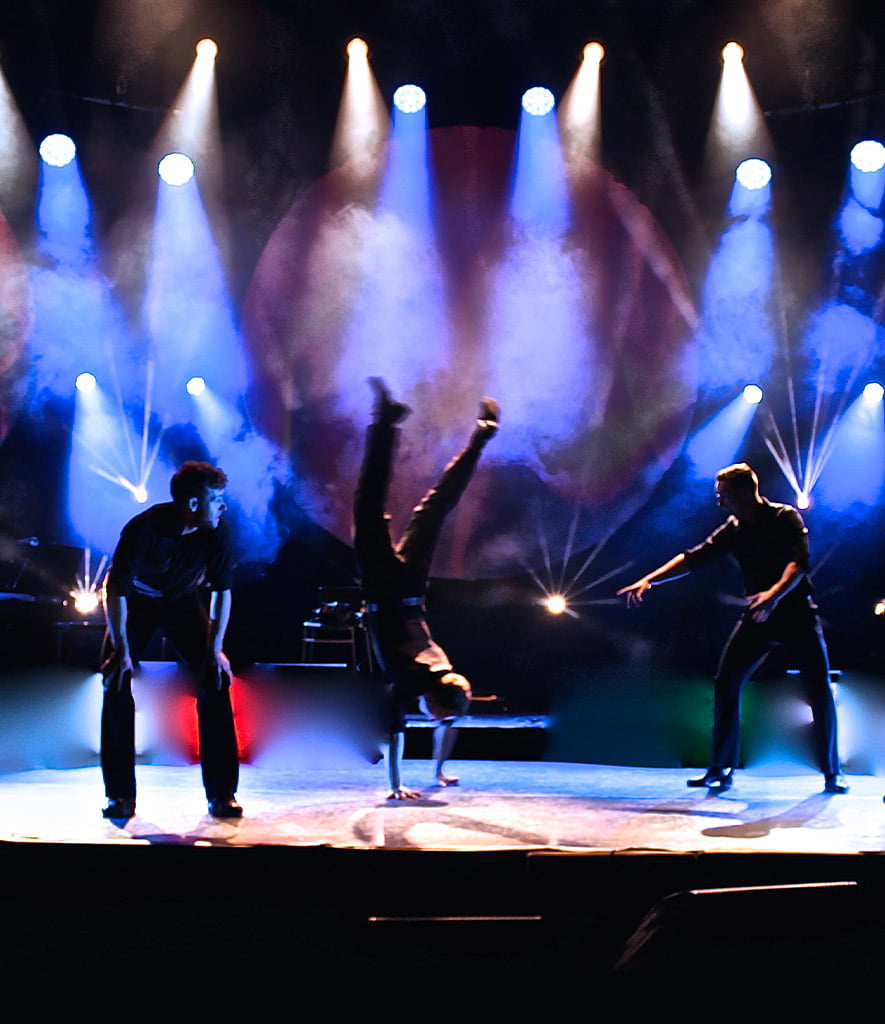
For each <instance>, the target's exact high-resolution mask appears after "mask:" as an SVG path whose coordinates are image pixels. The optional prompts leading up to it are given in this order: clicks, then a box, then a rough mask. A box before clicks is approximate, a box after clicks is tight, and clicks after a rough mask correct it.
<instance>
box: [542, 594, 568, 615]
mask: <svg viewBox="0 0 885 1024" xmlns="http://www.w3.org/2000/svg"><path fill="white" fill-rule="evenodd" d="M544 607H545V608H546V609H547V611H548V612H550V614H551V615H562V613H563V612H564V611H565V610H566V609H567V608H568V602H567V601H566V599H565V598H564V597H563V596H562V594H550V596H549V597H548V598H547V599H546V600H545V601H544Z"/></svg>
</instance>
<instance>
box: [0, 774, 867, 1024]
mask: <svg viewBox="0 0 885 1024" xmlns="http://www.w3.org/2000/svg"><path fill="white" fill-rule="evenodd" d="M455 765H457V762H456V763H455ZM405 767H406V775H407V778H408V779H409V781H411V782H417V781H419V780H420V779H421V778H422V777H424V778H426V777H427V773H428V772H429V770H430V768H431V765H430V763H429V762H426V761H414V760H408V761H406V765H405ZM457 767H459V768H460V769H461V770H462V776H463V780H464V785H462V786H461V787H458V788H457V789H446V790H431V789H428V790H426V791H425V793H424V795H423V797H422V799H421V800H420V801H417V802H415V803H411V802H410V803H408V804H390V803H388V802H387V801H385V800H384V786H383V768H382V766H378V767H377V768H369V767H360V768H356V767H355V766H351V767H349V768H347V769H344V768H342V769H334V770H333V769H331V768H316V769H313V770H312V771H311V770H307V769H303V770H301V771H299V772H283V771H281V770H279V769H271V768H261V767H256V766H251V765H247V766H244V772H243V783H242V786H241V791H240V796H241V799H242V802H243V804H244V806H245V808H246V817H245V818H244V820H243V821H242V822H235V823H225V822H214V821H212V820H211V819H209V818H207V817H205V816H204V815H203V813H202V803H201V799H200V797H201V794H200V786H199V772H198V769H196V768H194V767H193V766H187V767H162V766H150V765H147V766H139V780H140V784H141V786H142V791H141V798H140V804H139V817H138V818H136V819H134V820H133V822H131V823H130V824H129V825H128V826H127V827H125V828H117V827H116V826H114V825H113V824H110V823H106V822H104V821H103V820H102V819H101V818H100V815H99V813H98V812H99V808H100V804H101V800H100V792H101V787H100V779H99V773H98V770H97V769H96V768H83V769H68V770H61V771H45V770H37V771H33V772H23V773H16V774H15V775H6V776H3V777H0V812H2V819H3V823H4V829H3V832H4V835H5V838H4V839H3V841H2V842H0V866H2V877H3V879H4V880H5V884H4V887H3V888H4V892H3V895H2V897H0V912H2V914H3V920H4V933H5V935H4V947H5V948H4V952H3V958H2V967H0V971H2V976H3V979H4V984H5V985H6V986H7V990H8V991H10V992H12V993H13V994H15V993H19V992H25V991H26V990H27V991H28V992H30V993H31V994H32V995H33V993H34V991H36V990H40V989H41V986H43V987H45V985H44V983H45V978H46V972H47V971H49V973H50V974H51V975H52V977H53V979H54V980H53V984H52V985H51V986H49V988H48V990H47V992H46V996H47V998H49V999H50V1000H53V999H55V998H56V997H59V998H60V1000H61V1002H62V1003H63V1004H64V1005H66V1006H71V1005H81V1004H83V1005H86V1004H88V1005H94V1000H95V999H96V997H97V993H98V988H100V991H101V997H103V998H106V999H110V1000H114V1004H113V1006H112V1007H111V1008H114V1007H116V1008H120V1009H129V1008H132V1000H133V999H134V998H141V999H143V1000H145V1001H146V1003H147V1004H148V1005H149V1006H152V1007H154V1008H155V1011H156V1012H163V1007H164V1006H166V1005H167V1002H166V1001H171V1000H174V1001H175V1006H176V1008H184V1007H186V1008H187V1009H188V1011H189V1012H190V1011H198V1010H199V1011H202V1012H205V1010H206V1008H207V1007H214V1008H215V1011H217V1012H221V1011H222V1010H223V1009H225V1008H228V1007H230V1006H231V1005H233V1004H234V1003H236V1002H239V1001H240V1000H242V1001H243V1005H244V1006H246V1007H249V1008H252V1009H253V1010H258V1011H262V1010H266V1012H276V1010H275V1009H274V1007H275V1005H276V1004H277V1003H278V1001H279V1000H280V999H298V1000H304V999H308V1004H309V1003H310V1000H311V999H312V998H313V996H312V993H319V994H320V997H321V999H322V1000H323V1005H324V1006H326V1007H331V1006H332V1005H333V1004H334V1007H336V1008H339V1007H344V1006H347V1007H348V1008H349V1009H356V1010H357V1011H358V1012H360V1013H370V1014H371V1016H373V1017H374V1016H375V1015H376V1014H380V1012H381V1011H382V1009H383V1005H384V1004H385V1000H389V999H396V1000H399V999H405V998H409V999H415V1000H418V1002H417V1003H414V1004H410V1006H409V1007H408V1010H407V1009H406V1008H405V1006H403V1007H401V1008H400V1010H401V1012H410V1013H420V1012H423V1011H424V1010H426V1011H427V1012H431V1011H433V1010H434V1009H435V1007H434V1004H435V1003H436V1002H437V1001H438V1000H441V999H445V1000H451V999H454V1000H456V1001H457V1000H461V1001H463V1002H464V1005H462V1006H460V1007H454V1006H453V1008H452V1012H454V1013H457V1015H458V1016H462V1017H467V1018H468V1019H475V1018H476V1019H478V1018H479V1016H481V1015H483V1014H487V1013H489V1012H497V1013H501V1012H512V1013H527V1012H547V1013H549V1012H553V1011H557V1012H573V1010H574V1007H573V1005H572V1004H573V1003H574V1000H576V999H582V1000H586V999H588V998H590V995H591V993H592V994H595V995H605V996H606V998H616V999H617V1000H618V1006H622V1007H628V1006H632V1005H634V1004H635V1005H637V1006H639V1005H645V1004H646V1002H648V1003H651V1004H652V1006H654V1005H655V1003H656V1001H658V1002H660V1000H661V999H662V998H664V996H663V995H662V993H664V992H670V994H671V997H673V985H674V979H677V978H678V979H679V986H677V988H678V991H679V993H680V995H679V1003H680V1005H681V1006H683V1008H684V1007H685V1005H686V1000H688V1001H691V1000H693V999H696V998H700V996H701V995H702V994H703V993H709V994H710V995H716V994H718V997H719V998H722V997H723V995H724V994H725V993H727V992H729V991H731V992H734V993H736V994H737V995H736V998H739V999H741V1000H744V1001H745V1002H744V1004H743V1005H744V1006H745V1011H746V1012H749V1008H750V1007H751V1006H752V1005H757V1004H758V999H759V995H758V989H756V988H755V986H756V985H757V984H758V982H759V981H765V982H766V983H768V984H771V985H775V986H776V988H775V989H772V992H771V993H769V994H768V995H766V997H765V1001H764V1002H765V1007H766V1008H770V1007H771V1006H772V1005H774V1001H776V999H777V998H778V997H779V996H785V997H786V996H789V1000H788V1003H789V1005H790V1006H793V1007H795V1006H798V1005H802V1004H806V1003H807V1005H808V1006H809V1007H812V1008H813V1007H814V1006H816V1005H817V1003H818V997H817V996H816V995H815V984H816V979H817V978H819V977H830V976H832V975H833V974H834V972H838V977H839V979H840V983H839V986H840V989H841V988H842V987H843V986H844V985H845V984H848V985H850V986H851V992H852V998H856V997H857V996H858V995H859V994H861V993H865V992H867V991H869V992H870V993H872V992H874V991H875V990H876V987H877V986H878V985H879V984H880V982H881V978H882V967H881V965H882V964H883V963H885V959H883V957H885V861H883V857H882V854H881V851H882V850H883V849H885V806H883V804H882V788H883V787H882V784H881V782H880V781H879V780H877V779H875V778H872V777H862V776H855V777H852V778H851V780H850V781H851V783H852V792H851V793H850V794H849V795H847V796H842V797H828V796H825V795H823V794H821V793H820V792H819V777H818V776H817V775H816V774H814V773H809V772H808V771H807V770H802V769H799V768H795V766H794V768H793V771H792V773H791V774H773V773H772V772H771V771H770V770H769V771H768V772H767V773H765V774H763V773H762V772H761V770H756V771H751V772H742V773H741V777H740V781H739V784H738V785H737V786H736V787H735V788H734V789H733V790H732V791H730V792H729V793H727V794H724V795H723V796H721V797H717V796H708V795H706V794H705V793H697V792H696V791H693V790H687V789H686V788H685V779H686V777H688V776H689V775H690V773H689V772H688V771H683V770H671V769H638V768H618V767H608V766H599V765H571V764H556V763H537V762H536V763H501V762H464V763H463V764H461V765H457ZM346 779H349V780H350V781H349V783H346V782H345V780H346ZM468 781H469V787H468V785H467V783H468ZM52 808H54V811H52V810H51V809H52ZM47 812H49V813H48V816H45V815H46V814H47ZM16 817H17V818H18V820H19V822H20V823H21V822H24V821H25V820H26V819H27V820H28V821H29V822H30V823H31V824H33V823H34V822H35V820H36V819H37V818H38V817H39V818H41V820H42V821H43V823H44V824H43V829H42V833H43V834H42V835H38V834H35V833H36V832H38V831H39V830H38V829H34V828H30V829H15V828H11V827H10V826H11V824H12V823H13V820H14V819H15V818H16ZM321 820H324V821H325V827H326V830H327V833H326V839H325V840H323V839H320V838H318V837H317V836H316V835H315V834H314V832H313V831H312V830H313V829H315V828H317V827H319V822H320V821H321ZM72 821H76V822H77V824H78V827H79V829H80V834H79V835H76V834H75V833H74V830H73V829H71V828H66V829H64V830H63V831H65V832H66V833H67V834H66V837H65V838H62V837H61V835H60V833H59V829H61V828H62V825H65V824H67V825H70V823H71V822H72ZM183 822H186V827H182V823H183ZM344 822H349V823H350V826H351V839H350V841H349V843H347V844H344V843H339V844H338V845H336V843H335V842H334V837H335V836H336V835H339V833H340V831H341V828H342V825H343V823H344ZM367 822H368V823H371V828H369V829H368V831H361V828H362V827H363V826H365V825H366V823H367ZM358 823H362V826H360V827H357V828H356V830H355V831H354V825H355V824H358ZM551 824H553V825H555V827H556V830H557V834H558V835H559V837H560V838H559V840H558V843H559V845H558V846H557V844H556V843H554V842H553V841H552V835H553V833H552V832H551ZM692 829H694V831H692ZM293 832H297V833H298V834H299V836H300V839H299V840H295V841H293V839H292V834H293ZM578 832H581V833H582V838H581V841H580V843H578V842H577V841H576V837H577V835H578ZM28 833H30V834H28ZM51 833H54V834H51ZM453 833H455V834H456V835H457V836H458V839H459V842H458V843H455V842H453V841H452V839H451V836H452V834H453ZM594 833H595V834H594ZM490 834H493V838H492V839H491V840H490V839H489V838H488V837H489V835H490ZM354 835H356V836H360V835H362V836H363V840H362V841H361V842H360V843H357V842H355V841H354V839H353V836H354ZM259 836H260V838H259ZM478 836H482V837H484V839H483V845H481V846H480V845H478V843H477V837H478ZM616 836H617V837H619V838H620V840H621V842H619V843H617V844H616V843H613V842H612V841H611V840H612V839H613V838H614V837H616ZM643 836H644V839H643V838H642V837H643ZM311 837H312V838H311ZM379 837H380V838H381V839H382V840H383V839H385V838H386V843H385V842H383V841H382V842H378V841H377V840H378V839H379ZM533 837H534V838H533ZM542 837H545V838H544V839H543V841H542ZM563 837H566V838H569V839H570V843H571V844H572V845H564V844H563V842H562V839H563ZM367 838H368V839H372V840H373V841H372V842H369V841H367ZM443 840H445V842H443ZM419 843H421V844H423V845H419ZM808 883H817V885H815V886H813V887H809V888H806V887H805V885H807V884H808ZM820 883H852V884H850V885H838V886H828V885H824V886H821V885H820ZM784 886H786V887H788V888H773V887H784ZM797 886H803V887H802V888H796V887H797ZM736 887H759V888H758V889H757V890H756V891H751V892H743V891H740V892H737V893H734V892H732V893H727V892H720V891H718V890H722V889H729V888H731V889H733V888H736ZM708 889H711V890H717V891H714V892H713V893H710V894H703V895H694V896H679V895H675V894H679V893H686V892H687V891H689V890H708ZM662 901H663V902H662ZM643 919H646V920H645V923H644V924H643ZM210 979H211V980H210ZM35 986H36V987H37V988H36V989H35ZM97 986H98V988H97ZM753 993H756V994H755V995H754V994H753ZM41 997H42V993H41ZM308 997H310V998H308ZM668 998H669V997H668ZM330 1000H331V1001H332V1002H331V1003H330V1002H329V1001H330ZM121 1001H122V1002H121ZM665 1002H666V999H665ZM299 1005H301V1004H299ZM757 1010H758V1005H757ZM763 1016H764V1014H763Z"/></svg>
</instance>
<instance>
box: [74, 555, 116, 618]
mask: <svg viewBox="0 0 885 1024" xmlns="http://www.w3.org/2000/svg"><path fill="white" fill-rule="evenodd" d="M107 567H108V558H107V555H102V557H101V558H100V559H99V563H98V567H97V568H96V570H95V572H93V571H92V550H91V549H90V548H88V547H86V548H84V549H83V557H82V560H81V563H80V570H79V572H78V573H77V580H76V586H75V588H74V589H73V590H71V591H70V596H71V597H72V598H73V599H74V608H75V609H76V610H77V612H78V614H80V615H82V616H84V617H87V616H89V615H92V614H93V613H94V612H96V611H98V610H99V606H100V604H101V601H100V594H101V588H102V586H103V585H104V576H105V570H106V569H107Z"/></svg>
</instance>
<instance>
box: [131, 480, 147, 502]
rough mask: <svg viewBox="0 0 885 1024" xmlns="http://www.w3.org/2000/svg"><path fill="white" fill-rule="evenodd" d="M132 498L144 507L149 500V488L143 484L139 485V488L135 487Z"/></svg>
mask: <svg viewBox="0 0 885 1024" xmlns="http://www.w3.org/2000/svg"><path fill="white" fill-rule="evenodd" d="M132 497H133V498H135V500H136V501H137V502H138V504H139V505H144V503H145V502H146V501H147V500H148V492H147V488H146V487H144V486H143V485H142V484H139V485H138V486H137V487H133V488H132Z"/></svg>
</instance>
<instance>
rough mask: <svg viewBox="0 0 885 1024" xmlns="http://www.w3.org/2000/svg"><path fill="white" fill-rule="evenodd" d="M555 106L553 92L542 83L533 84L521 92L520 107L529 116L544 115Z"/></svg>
mask: <svg viewBox="0 0 885 1024" xmlns="http://www.w3.org/2000/svg"><path fill="white" fill-rule="evenodd" d="M555 106H556V100H555V99H554V97H553V93H552V92H551V91H550V90H549V89H545V88H544V86H543V85H536V86H533V87H532V88H531V89H526V91H525V92H524V93H523V94H522V109H523V110H524V111H525V112H526V113H527V114H529V115H530V116H531V117H544V116H545V115H547V114H549V113H550V112H551V111H552V110H553V108H554V107H555Z"/></svg>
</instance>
